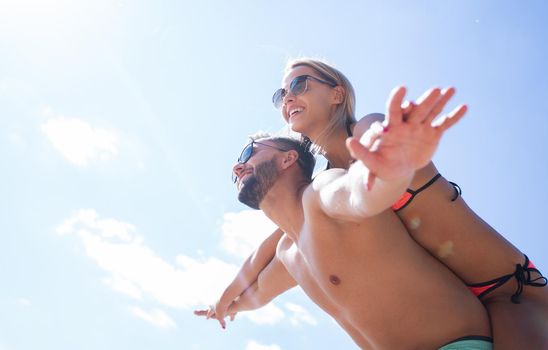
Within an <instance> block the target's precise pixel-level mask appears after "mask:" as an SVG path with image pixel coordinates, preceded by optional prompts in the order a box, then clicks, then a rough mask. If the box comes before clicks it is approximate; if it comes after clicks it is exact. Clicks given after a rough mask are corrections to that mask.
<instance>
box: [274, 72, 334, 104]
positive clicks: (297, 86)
mask: <svg viewBox="0 0 548 350" xmlns="http://www.w3.org/2000/svg"><path fill="white" fill-rule="evenodd" d="M309 79H310V80H314V81H317V82H318V83H322V84H325V85H329V86H331V87H335V86H337V84H335V83H332V82H330V81H327V80H322V79H319V78H316V77H313V76H311V75H299V76H298V77H295V78H293V80H291V83H289V92H291V93H292V94H293V95H294V96H298V95H300V94H303V93H305V92H306V90H307V89H308V84H307V83H306V82H307V81H308V80H309ZM286 95H287V90H286V89H283V88H282V89H278V90H276V92H274V95H272V103H273V104H274V107H276V108H280V107H281V106H282V103H283V100H284V97H285V96H286Z"/></svg>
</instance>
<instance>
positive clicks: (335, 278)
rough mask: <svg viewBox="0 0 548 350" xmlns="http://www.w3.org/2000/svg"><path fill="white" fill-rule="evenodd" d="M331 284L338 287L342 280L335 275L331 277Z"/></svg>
mask: <svg viewBox="0 0 548 350" xmlns="http://www.w3.org/2000/svg"><path fill="white" fill-rule="evenodd" d="M329 282H331V283H332V284H334V285H336V286H338V285H339V284H340V283H341V279H340V278H339V277H337V276H335V275H329Z"/></svg>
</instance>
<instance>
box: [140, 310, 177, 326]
mask: <svg viewBox="0 0 548 350" xmlns="http://www.w3.org/2000/svg"><path fill="white" fill-rule="evenodd" d="M130 312H131V313H132V314H133V315H135V316H137V317H138V318H140V319H143V320H145V321H147V322H148V323H150V324H152V325H154V326H156V327H159V328H166V329H167V328H175V327H176V326H175V321H173V319H172V318H171V317H169V315H168V314H167V313H165V312H164V311H162V310H160V309H152V310H150V311H148V312H147V311H145V310H143V309H141V308H140V307H137V306H133V307H131V308H130Z"/></svg>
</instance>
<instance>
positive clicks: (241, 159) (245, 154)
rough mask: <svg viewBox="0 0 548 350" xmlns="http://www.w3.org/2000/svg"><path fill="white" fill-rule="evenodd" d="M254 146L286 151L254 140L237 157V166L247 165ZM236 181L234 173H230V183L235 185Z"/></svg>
mask: <svg viewBox="0 0 548 350" xmlns="http://www.w3.org/2000/svg"><path fill="white" fill-rule="evenodd" d="M254 145H262V146H266V147H270V148H274V149H277V150H278V151H282V152H286V151H287V150H286V149H282V148H279V147H276V146H272V145H269V144H267V143H262V142H258V141H255V140H251V142H250V143H248V144H247V145H246V146H245V147H244V149H243V150H242V153H241V154H240V156H239V157H238V164H245V163H247V161H248V160H249V159H250V158H251V156H252V155H253V149H254V147H253V146H254ZM237 180H238V177H237V176H236V175H234V172H232V182H233V183H236V181H237Z"/></svg>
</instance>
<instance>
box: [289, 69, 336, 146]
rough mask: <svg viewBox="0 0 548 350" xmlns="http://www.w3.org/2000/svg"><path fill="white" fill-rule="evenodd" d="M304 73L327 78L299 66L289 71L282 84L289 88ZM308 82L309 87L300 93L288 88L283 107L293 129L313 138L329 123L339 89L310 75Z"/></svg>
mask: <svg viewBox="0 0 548 350" xmlns="http://www.w3.org/2000/svg"><path fill="white" fill-rule="evenodd" d="M301 75H310V76H313V77H316V78H318V79H321V80H323V79H322V78H321V77H320V75H319V74H318V73H317V72H316V71H315V70H314V69H312V68H310V67H307V66H298V67H295V68H293V69H291V70H290V71H289V72H287V73H286V75H285V76H284V78H283V80H282V88H284V89H285V90H286V91H289V85H290V84H291V81H293V79H295V78H296V77H298V76H301ZM306 84H307V85H306V86H307V89H306V91H304V92H303V93H301V94H299V95H297V96H295V95H294V94H292V93H291V92H287V94H286V96H285V97H284V98H283V103H282V106H281V107H280V109H281V112H282V116H283V118H284V120H285V121H286V122H287V123H288V124H289V127H290V128H291V129H292V130H293V131H296V132H299V133H301V134H303V135H306V136H308V137H310V138H313V137H314V136H315V135H318V134H319V133H321V131H322V130H323V129H324V128H325V127H326V126H327V125H328V122H329V119H330V117H331V115H332V114H333V112H334V110H335V108H336V105H337V103H335V98H334V96H335V90H334V88H332V87H331V86H330V85H327V84H323V83H321V82H318V81H316V80H313V79H307V80H306Z"/></svg>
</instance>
